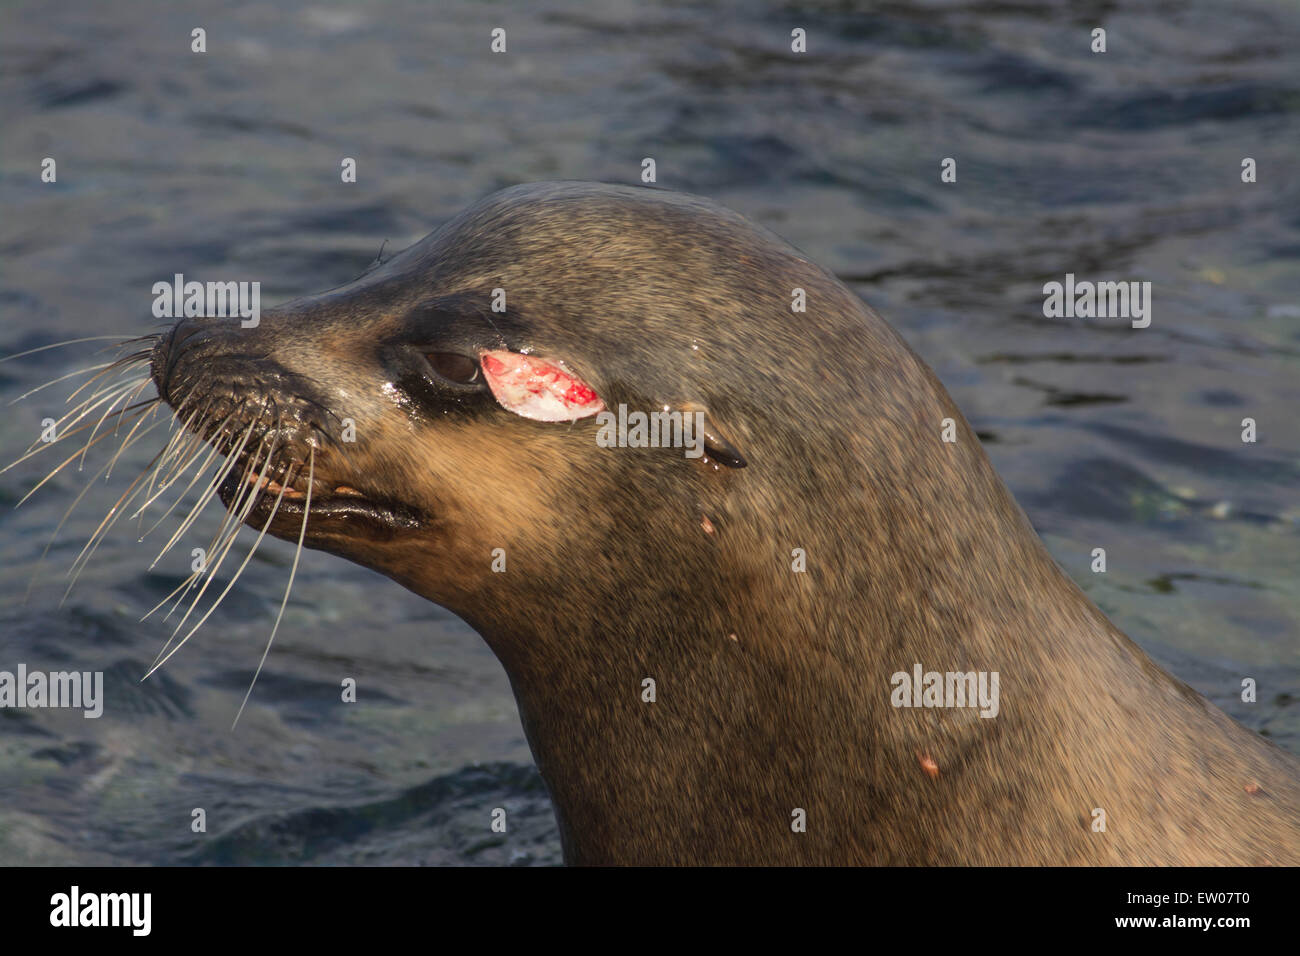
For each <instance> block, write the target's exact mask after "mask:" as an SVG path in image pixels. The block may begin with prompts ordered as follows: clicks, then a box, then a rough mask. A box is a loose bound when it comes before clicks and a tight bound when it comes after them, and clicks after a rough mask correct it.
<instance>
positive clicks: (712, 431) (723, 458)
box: [682, 402, 749, 468]
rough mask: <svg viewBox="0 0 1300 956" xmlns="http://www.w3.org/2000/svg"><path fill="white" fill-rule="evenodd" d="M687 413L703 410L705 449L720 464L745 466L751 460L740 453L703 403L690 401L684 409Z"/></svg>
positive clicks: (731, 466)
mask: <svg viewBox="0 0 1300 956" xmlns="http://www.w3.org/2000/svg"><path fill="white" fill-rule="evenodd" d="M682 410H683V411H684V412H685V413H687V414H693V413H698V412H702V413H703V414H704V419H703V426H704V428H703V434H702V436H701V437H702V438H703V440H704V450H705V451H706V452H708V454H709V456H710V457H711V458H712V459H713V460H714V461H716V462H717V463H718V464H720V465H726V466H727V467H728V468H744V467H745V466H746V465H748V464H749V462H747V461H745V456H744V455H742V454H741V453H740V449H738V448H737V447H736V446H735V445H734V444H732V442H731V440H730V439H728V438H727V437H726V436H725V435H724V434H723V433H722V429H720V428H718V426H717V425H716V424H715V423H714V421H713V419H712V418H710V417H709V410H708V409H707V408H705V407H704V406H703V405H697V404H695V403H694V402H688V403H687V404H686V405H685V406H683V409H682Z"/></svg>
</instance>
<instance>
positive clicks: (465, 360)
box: [425, 352, 478, 385]
mask: <svg viewBox="0 0 1300 956" xmlns="http://www.w3.org/2000/svg"><path fill="white" fill-rule="evenodd" d="M425 358H427V359H428V360H429V364H430V365H432V366H433V370H434V371H435V372H437V373H438V374H439V375H441V376H442V377H443V378H445V379H447V380H448V381H451V382H455V383H456V384H457V385H473V384H474V383H475V382H477V381H478V362H476V361H474V360H473V359H472V358H470V357H469V356H468V355H460V354H459V353H457V352H429V353H428V354H427V355H425Z"/></svg>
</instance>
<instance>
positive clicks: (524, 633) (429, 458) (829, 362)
mask: <svg viewBox="0 0 1300 956" xmlns="http://www.w3.org/2000/svg"><path fill="white" fill-rule="evenodd" d="M796 290H802V295H803V297H804V302H805V306H806V311H802V312H800V311H794V310H792V302H793V301H795V300H796V299H797V297H798V295H799V293H798V292H797V291H796ZM151 374H152V378H153V380H154V382H155V383H156V385H157V388H158V392H159V394H160V396H161V397H162V398H163V399H164V400H165V401H166V402H167V403H168V404H169V405H170V406H171V407H172V408H173V409H174V410H175V411H176V413H177V414H178V415H179V416H180V418H181V420H182V421H185V422H187V424H188V425H189V427H190V428H191V429H193V430H195V431H197V432H199V433H200V434H202V435H204V436H205V437H206V438H207V439H208V440H209V441H210V442H213V443H215V444H216V445H217V447H218V448H220V450H221V451H222V452H224V453H228V454H232V455H233V456H234V458H235V467H233V469H232V470H231V471H230V472H229V475H228V477H227V478H226V479H225V481H224V482H223V483H222V486H221V494H222V497H223V499H224V500H226V501H227V503H228V504H230V505H231V506H232V507H238V508H239V512H238V516H242V519H243V520H244V522H245V523H246V524H248V525H250V526H252V527H253V528H256V529H259V530H261V529H263V528H266V529H268V531H269V533H270V534H273V535H276V536H279V537H282V538H285V539H288V540H290V541H298V540H300V536H301V540H302V541H303V542H304V543H305V544H306V546H307V547H310V548H318V549H321V550H325V551H329V552H332V553H334V554H337V555H341V556H343V557H345V558H348V559H350V560H352V561H355V562H357V563H359V564H363V565H365V566H367V567H370V568H374V569H376V570H378V571H380V572H382V573H384V574H386V575H388V576H389V577H391V578H393V579H394V580H396V581H398V582H399V583H401V584H402V585H404V586H405V587H407V588H409V589H411V590H412V591H415V592H416V593H417V594H420V595H422V596H424V597H425V598H427V599H429V600H431V601H434V602H436V603H438V604H440V605H442V606H444V607H446V608H448V609H450V610H452V611H454V612H455V613H456V614H458V615H460V616H461V617H462V618H464V619H465V620H466V621H467V622H468V623H469V624H470V625H471V626H472V627H474V628H475V629H476V630H477V631H478V633H479V634H481V635H482V636H483V638H484V639H485V640H486V641H487V642H488V644H489V645H490V646H491V648H492V650H493V651H494V652H495V654H496V656H497V657H498V658H499V659H500V661H501V663H502V665H503V666H504V667H505V670H506V673H507V674H508V675H509V678H510V681H511V684H512V686H513V689H514V692H515V695H516V697H517V699H518V703H519V711H520V715H521V717H522V719H523V725H524V729H525V732H526V734H527V737H528V741H529V744H530V746H531V747H532V750H533V753H534V755H535V757H536V759H537V764H538V767H539V768H540V770H541V773H542V775H543V777H544V779H545V780H546V783H547V786H548V787H549V789H550V792H551V795H552V798H553V800H554V805H555V809H556V814H557V816H558V820H559V826H560V833H561V839H562V841H563V846H564V853H565V858H566V860H568V861H569V862H572V863H581V864H618V863H630V864H686V863H697V864H842V863H872V864H1030V865H1040V864H1258V863H1273V864H1281V863H1291V864H1294V863H1297V862H1300V762H1297V760H1296V759H1295V758H1294V757H1293V756H1291V755H1290V754H1287V753H1284V752H1283V751H1281V750H1280V749H1278V748H1277V747H1275V746H1273V745H1271V744H1270V743H1268V742H1267V741H1265V740H1263V739H1262V738H1260V737H1259V736H1258V735H1256V734H1254V733H1252V732H1250V731H1248V730H1246V729H1245V728H1243V727H1241V726H1239V725H1238V724H1236V723H1234V722H1233V721H1232V720H1231V719H1229V718H1228V717H1227V716H1226V715H1225V714H1223V713H1222V712H1220V711H1219V710H1217V709H1216V708H1214V707H1213V706H1212V705H1210V704H1209V703H1208V702H1207V701H1206V700H1205V699H1203V698H1202V697H1200V696H1199V695H1198V694H1196V693H1195V692H1194V691H1193V690H1191V688H1189V687H1187V686H1186V685H1185V684H1183V683H1181V682H1180V681H1178V680H1176V679H1175V678H1173V677H1171V676H1170V675H1168V674H1166V673H1165V672H1164V671H1162V670H1161V669H1160V668H1159V667H1157V666H1156V665H1155V664H1154V663H1153V662H1152V661H1151V660H1150V659H1149V658H1148V657H1147V656H1146V655H1145V654H1144V653H1143V652H1142V651H1141V650H1140V649H1139V648H1138V647H1137V646H1136V645H1135V644H1134V643H1133V642H1132V641H1130V640H1129V639H1128V638H1127V637H1125V636H1124V635H1123V634H1122V633H1120V631H1119V630H1117V629H1116V628H1115V627H1114V626H1113V625H1112V624H1111V623H1110V622H1109V621H1108V620H1107V619H1106V617H1105V616H1104V615H1103V614H1102V613H1101V612H1100V611H1099V610H1098V609H1097V608H1096V607H1094V606H1093V604H1092V603H1091V602H1090V601H1089V600H1088V599H1087V598H1086V597H1085V596H1084V595H1083V594H1082V593H1081V592H1080V591H1079V589H1078V588H1077V587H1076V586H1075V585H1074V584H1073V583H1072V582H1071V581H1070V579H1069V578H1068V577H1067V576H1066V575H1065V574H1064V573H1063V572H1062V571H1061V570H1060V569H1059V568H1058V567H1057V566H1056V564H1055V563H1054V562H1053V560H1052V558H1051V557H1050V556H1049V554H1048V552H1047V551H1046V549H1045V548H1044V546H1043V545H1042V543H1041V542H1040V541H1039V539H1038V537H1037V535H1036V534H1035V533H1034V531H1033V529H1032V527H1031V526H1030V524H1029V522H1028V520H1027V519H1026V517H1025V515H1024V514H1023V513H1022V512H1021V510H1020V508H1019V507H1018V506H1017V505H1016V503H1015V502H1014V500H1013V499H1012V497H1011V495H1010V494H1009V492H1008V491H1007V489H1006V488H1005V487H1004V486H1003V484H1002V482H1001V481H1000V480H999V479H998V477H997V476H996V474H995V473H994V470H993V468H992V466H991V464H990V463H989V460H988V458H987V457H986V456H985V453H984V451H983V450H982V449H981V447H980V443H979V441H978V440H977V439H976V437H975V434H974V432H973V431H972V429H971V428H970V426H969V425H968V424H967V422H966V420H965V419H964V418H963V417H962V414H961V412H960V411H959V410H958V409H957V407H956V406H955V405H954V403H953V401H952V399H951V398H950V397H949V396H948V394H947V392H946V391H945V390H944V389H943V387H942V386H941V385H940V383H939V382H938V380H937V379H936V377H935V375H934V374H933V373H932V372H931V371H930V369H929V368H927V367H926V365H925V363H924V362H922V361H921V359H920V358H918V357H917V356H916V355H915V354H914V353H913V352H912V350H911V349H909V348H908V346H907V345H906V344H905V343H904V342H903V340H902V339H901V338H900V337H899V335H898V334H897V333H895V332H894V331H893V329H891V328H890V326H889V325H888V324H887V323H886V322H885V321H884V320H883V319H881V318H880V316H878V315H877V314H876V313H875V312H873V311H872V310H871V309H870V308H869V307H867V306H866V305H864V304H863V302H861V301H860V300H859V299H858V297H857V296H856V295H854V294H853V293H852V292H851V291H850V290H849V289H848V288H846V287H845V286H844V285H843V284H841V283H840V282H839V281H838V280H837V279H836V278H835V277H834V276H833V275H831V274H830V273H829V272H827V271H826V270H824V269H822V268H820V267H819V266H817V265H815V264H814V263H812V262H810V261H808V259H806V258H805V257H804V256H802V255H801V254H800V253H799V252H797V251H796V250H795V249H793V248H792V247H790V246H789V245H787V244H786V243H784V242H783V241H782V240H780V239H779V238H777V237H776V236H774V235H772V234H771V233H769V232H767V231H766V230H764V229H762V228H760V227H758V226H756V225H754V224H752V223H750V222H748V221H747V220H746V219H744V218H743V217H741V216H740V215H738V214H736V213H734V212H731V211H729V210H727V209H725V208H723V207H721V206H719V205H717V204H715V203H713V202H710V201H707V200H704V199H700V198H695V197H692V196H688V195H682V194H677V193H672V192H667V191H662V190H656V189H644V188H626V187H619V186H609V185H598V184H590V183H540V184H533V185H526V186H519V187H515V188H511V189H506V190H504V191H501V192H498V193H496V194H494V195H492V196H490V197H488V198H486V199H484V200H483V201H481V202H479V203H478V204H476V205H474V206H472V207H471V208H470V209H468V210H467V211H465V212H464V213H463V214H461V215H459V216H457V217H456V218H455V219H453V220H452V221H450V222H449V223H447V224H446V225H445V226H444V227H443V228H441V229H439V230H437V231H436V232H434V233H432V234H431V235H429V236H428V237H426V238H425V239H423V240H421V241H420V242H418V243H416V244H415V245H413V246H411V247H410V248H408V249H406V250H405V251H404V252H401V253H399V254H397V255H395V256H393V257H392V258H391V259H390V260H388V261H386V262H384V263H382V264H380V265H378V266H377V267H375V268H374V269H373V270H372V271H370V272H368V273H367V274H365V275H364V276H362V277H361V278H359V279H357V280H356V281H354V282H351V283H349V284H347V285H344V286H342V287H340V288H337V289H334V290H332V291H330V292H327V293H323V294H320V295H313V296H308V297H306V298H302V299H298V300H296V301H293V302H290V303H288V304H286V305H284V306H282V307H279V308H276V309H272V310H267V311H264V312H263V313H262V316H261V320H260V324H259V325H257V327H256V328H243V327H241V323H239V322H231V321H229V320H217V319H184V320H182V321H180V322H178V323H177V324H176V325H175V326H174V327H173V328H172V329H171V331H170V332H169V333H167V334H165V335H164V336H163V337H162V338H161V339H160V340H159V341H158V343H157V345H156V347H155V348H154V350H153V354H152V357H151ZM620 406H623V407H624V408H623V411H625V412H626V411H627V410H633V411H641V412H643V413H650V412H660V411H662V412H667V413H669V414H671V413H672V412H682V413H684V414H685V415H686V416H688V418H686V419H683V421H694V422H696V423H697V424H698V426H699V427H698V434H699V436H701V439H700V443H701V444H702V450H701V452H700V453H699V454H697V455H695V456H692V455H689V454H687V453H686V452H687V451H689V449H688V448H684V447H682V448H672V447H653V446H651V447H646V444H647V443H646V442H644V441H642V442H641V443H640V444H641V446H642V447H631V446H634V445H636V444H638V443H637V442H635V441H631V440H627V441H624V442H622V443H621V444H620V443H619V442H617V441H614V442H611V441H609V440H608V439H609V438H610V436H611V429H610V426H609V421H610V419H609V418H608V417H607V415H613V414H614V412H615V411H616V410H619V409H620ZM945 420H951V421H950V422H949V424H948V427H949V428H950V429H953V428H955V435H954V437H955V439H956V440H955V441H950V442H945V441H944V440H943V439H942V432H943V430H944V427H945V425H944V423H945ZM602 429H604V437H605V438H606V439H607V440H606V441H598V439H599V438H601V436H602ZM641 437H644V436H641ZM610 444H613V445H614V446H615V447H606V446H607V445H610ZM259 448H260V449H263V451H262V452H258V451H255V449H259ZM255 488H260V490H256V491H254V493H253V494H252V495H251V496H250V495H249V494H246V493H245V492H246V491H249V490H251V489H255ZM304 517H306V521H305V527H304ZM792 555H793V559H792ZM801 563H802V564H803V566H804V567H806V570H797V568H798V567H799V565H800V564H801ZM922 667H924V668H925V669H926V670H927V671H928V670H931V669H934V670H936V671H938V672H957V673H969V674H972V675H975V674H979V675H992V674H996V675H998V677H999V678H1000V682H999V685H998V686H999V687H1000V694H999V700H998V703H997V706H996V708H986V709H985V710H984V711H978V710H976V709H973V708H971V707H962V706H960V705H959V706H954V707H935V706H899V703H900V699H899V682H898V681H897V680H896V676H897V675H900V674H901V675H903V676H904V677H906V676H907V675H910V674H912V673H913V670H914V668H915V669H916V670H917V671H918V672H919V671H920V670H921V668H922ZM902 683H906V681H904V682H902ZM917 683H918V685H919V684H922V683H924V681H923V680H922V679H920V675H919V674H918V680H917ZM974 686H975V685H974V683H972V684H971V691H972V693H973V692H974ZM981 686H985V685H981ZM909 694H910V691H909ZM921 696H922V688H921V687H920V686H918V687H917V688H916V697H917V699H916V701H915V703H917V704H920V703H923V701H922V700H921ZM939 699H940V700H942V695H940V698H939ZM948 702H950V703H951V702H952V701H948ZM924 703H927V704H932V703H934V701H933V700H931V699H930V698H929V697H927V698H926V700H925V701H924ZM989 709H995V710H996V713H995V714H990V713H988V710H989ZM981 714H983V716H981Z"/></svg>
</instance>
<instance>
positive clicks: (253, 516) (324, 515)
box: [217, 462, 428, 540]
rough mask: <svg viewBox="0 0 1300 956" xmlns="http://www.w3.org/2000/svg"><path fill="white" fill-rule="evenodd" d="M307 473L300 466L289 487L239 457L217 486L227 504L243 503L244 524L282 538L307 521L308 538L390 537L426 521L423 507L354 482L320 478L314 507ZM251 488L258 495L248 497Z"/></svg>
mask: <svg viewBox="0 0 1300 956" xmlns="http://www.w3.org/2000/svg"><path fill="white" fill-rule="evenodd" d="M306 484H307V472H306V469H300V470H298V471H297V472H296V474H295V476H294V477H292V478H291V479H290V483H289V484H288V485H287V486H284V485H281V484H280V483H279V482H278V481H276V480H274V479H272V478H271V477H270V476H269V475H262V476H261V478H260V481H259V477H258V473H257V471H255V470H250V469H249V468H248V467H247V466H245V467H243V468H241V467H240V463H239V462H236V463H235V467H233V468H232V469H231V470H230V474H228V475H227V476H226V478H225V479H224V480H223V481H222V482H221V484H220V485H219V486H218V488H217V494H218V495H219V496H220V497H221V501H222V503H223V504H225V506H226V508H227V509H232V510H233V509H235V508H239V510H240V513H241V514H242V516H243V521H244V524H247V525H250V526H252V527H254V528H257V529H259V530H260V529H262V528H265V529H266V531H267V533H268V534H272V535H274V536H276V537H281V538H290V539H292V538H296V537H297V536H298V534H299V533H300V531H302V528H303V521H304V519H305V520H306V523H307V527H306V531H305V534H306V536H307V538H308V539H313V538H319V537H332V538H340V537H345V538H366V539H369V540H380V539H388V538H392V537H394V536H396V535H398V534H400V533H402V532H410V531H416V530H419V529H420V528H422V527H423V526H424V525H425V523H426V520H427V517H428V516H427V515H425V514H424V513H423V512H422V511H420V510H419V509H416V508H413V507H411V506H410V505H407V504H404V503H402V502H398V501H393V500H391V499H388V498H380V497H375V496H371V495H369V494H366V493H363V492H361V491H358V490H357V489H356V488H354V487H352V486H351V485H345V484H331V483H330V482H328V481H324V480H322V479H321V478H317V479H316V480H315V482H314V483H313V485H312V493H311V502H310V508H308V496H307V491H306ZM247 486H253V488H255V489H256V490H253V491H252V492H251V493H252V494H254V495H255V498H254V499H253V500H252V501H251V503H250V502H249V501H248V499H247V496H248V494H249V493H250V489H249V488H248V487H247Z"/></svg>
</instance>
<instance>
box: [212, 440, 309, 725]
mask: <svg viewBox="0 0 1300 956" xmlns="http://www.w3.org/2000/svg"><path fill="white" fill-rule="evenodd" d="M307 467H308V469H309V470H308V472H307V501H306V503H305V504H304V506H303V510H302V527H301V528H299V529H298V549H297V550H296V551H294V553H293V567H292V568H290V569H289V583H288V584H287V585H285V588H284V600H282V601H281V602H280V612H279V613H278V614H276V616H275V626H274V627H272V628H271V636H270V637H269V638H268V639H267V641H266V650H264V651H262V659H261V660H260V661H258V662H257V670H256V671H254V672H253V679H252V681H251V682H250V683H249V685H248V693H246V694H244V700H243V703H241V704H240V705H239V712H238V713H237V714H235V720H234V723H232V724H231V725H230V729H231V730H234V729H235V727H236V726H237V725H238V724H239V718H240V717H242V716H243V714H244V708H245V707H247V706H248V699H249V698H250V697H252V696H253V688H254V687H255V686H256V685H257V678H258V677H260V676H261V674H262V667H263V666H264V665H265V664H266V658H267V656H268V655H270V653H271V644H272V643H273V642H274V641H275V635H276V632H277V631H279V630H280V620H281V619H282V618H283V617H284V609H285V607H286V606H287V605H288V603H289V592H290V591H292V590H293V579H294V578H295V577H296V576H297V574H298V559H299V558H301V557H302V543H303V541H304V540H305V539H306V537H307V516H308V515H309V514H311V490H312V485H314V484H315V483H316V449H315V448H309V449H308V453H307ZM283 487H284V486H283V485H282V486H281V488H282V489H283ZM277 507H278V505H277ZM272 517H274V514H273V515H272Z"/></svg>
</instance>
